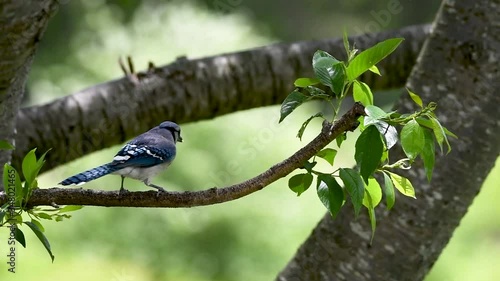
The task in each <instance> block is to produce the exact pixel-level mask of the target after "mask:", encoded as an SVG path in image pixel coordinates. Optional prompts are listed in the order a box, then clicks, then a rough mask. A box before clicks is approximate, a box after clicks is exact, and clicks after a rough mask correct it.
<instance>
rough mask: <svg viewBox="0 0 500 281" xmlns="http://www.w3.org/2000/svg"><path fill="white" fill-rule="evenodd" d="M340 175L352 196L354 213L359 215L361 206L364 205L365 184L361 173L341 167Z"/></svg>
mask: <svg viewBox="0 0 500 281" xmlns="http://www.w3.org/2000/svg"><path fill="white" fill-rule="evenodd" d="M339 175H340V178H341V179H342V181H343V182H344V186H345V188H346V190H347V193H349V195H350V196H351V202H352V205H353V206H354V214H355V216H356V217H357V216H358V215H359V211H360V209H361V206H362V205H363V197H364V195H365V184H364V183H363V180H362V179H361V176H360V175H359V173H358V172H357V171H356V170H354V169H349V168H346V169H340V172H339Z"/></svg>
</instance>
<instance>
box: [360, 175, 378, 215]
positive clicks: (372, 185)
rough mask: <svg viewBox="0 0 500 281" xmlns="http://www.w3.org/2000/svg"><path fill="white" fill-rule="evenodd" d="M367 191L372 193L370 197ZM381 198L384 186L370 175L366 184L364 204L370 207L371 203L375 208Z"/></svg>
mask: <svg viewBox="0 0 500 281" xmlns="http://www.w3.org/2000/svg"><path fill="white" fill-rule="evenodd" d="M366 193H368V194H370V198H367V197H366ZM381 200H382V188H381V187H380V184H379V183H378V182H377V180H376V179H375V178H373V177H370V178H369V179H368V184H367V185H366V186H365V197H364V198H363V205H364V206H365V207H367V208H369V207H370V204H371V206H372V207H373V208H375V207H377V205H378V204H379V203H380V201H381Z"/></svg>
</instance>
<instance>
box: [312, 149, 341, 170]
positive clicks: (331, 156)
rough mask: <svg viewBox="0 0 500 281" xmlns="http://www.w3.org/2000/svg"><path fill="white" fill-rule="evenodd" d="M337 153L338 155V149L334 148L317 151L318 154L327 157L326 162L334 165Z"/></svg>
mask: <svg viewBox="0 0 500 281" xmlns="http://www.w3.org/2000/svg"><path fill="white" fill-rule="evenodd" d="M336 155H337V150H335V149H332V148H325V149H323V150H321V151H320V152H318V153H316V156H318V157H320V158H323V159H325V160H326V162H328V163H330V165H332V166H333V162H334V160H335V156H336Z"/></svg>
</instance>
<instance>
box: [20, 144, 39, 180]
mask: <svg viewBox="0 0 500 281" xmlns="http://www.w3.org/2000/svg"><path fill="white" fill-rule="evenodd" d="M35 151H36V148H34V149H32V150H31V151H30V152H28V154H26V156H24V159H23V164H22V168H23V175H24V179H25V180H26V181H27V182H29V183H31V182H32V181H33V180H34V179H35V174H34V172H35V170H36V154H35Z"/></svg>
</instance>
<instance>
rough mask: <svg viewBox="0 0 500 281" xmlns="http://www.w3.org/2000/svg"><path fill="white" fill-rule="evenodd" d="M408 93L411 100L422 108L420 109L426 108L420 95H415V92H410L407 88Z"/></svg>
mask: <svg viewBox="0 0 500 281" xmlns="http://www.w3.org/2000/svg"><path fill="white" fill-rule="evenodd" d="M406 90H407V91H408V94H409V95H410V98H411V99H412V100H413V101H414V102H415V103H416V104H418V106H420V108H424V104H423V103H422V99H421V98H420V96H419V95H417V94H415V93H414V92H412V91H410V89H408V88H406Z"/></svg>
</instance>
